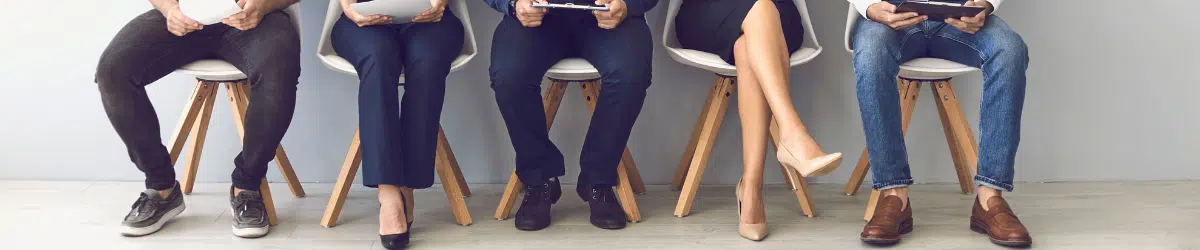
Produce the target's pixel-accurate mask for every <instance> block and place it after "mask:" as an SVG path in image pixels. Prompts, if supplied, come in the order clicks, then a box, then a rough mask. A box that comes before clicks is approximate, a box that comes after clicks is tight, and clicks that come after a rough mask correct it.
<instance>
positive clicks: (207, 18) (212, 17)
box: [179, 0, 242, 25]
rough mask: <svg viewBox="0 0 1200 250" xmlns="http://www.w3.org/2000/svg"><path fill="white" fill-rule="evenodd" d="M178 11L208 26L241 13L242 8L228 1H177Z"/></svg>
mask: <svg viewBox="0 0 1200 250" xmlns="http://www.w3.org/2000/svg"><path fill="white" fill-rule="evenodd" d="M179 11H182V12H183V15H185V16H187V17H188V18H191V19H192V20H196V22H199V23H200V24H203V25H209V24H215V23H219V22H221V19H225V18H226V17H229V16H232V15H233V14H237V13H238V12H242V7H238V5H237V2H234V1H229V0H179Z"/></svg>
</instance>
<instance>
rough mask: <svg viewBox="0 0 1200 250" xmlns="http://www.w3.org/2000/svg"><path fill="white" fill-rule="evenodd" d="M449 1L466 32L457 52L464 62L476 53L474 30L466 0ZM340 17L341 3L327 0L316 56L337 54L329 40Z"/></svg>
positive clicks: (451, 9) (451, 8)
mask: <svg viewBox="0 0 1200 250" xmlns="http://www.w3.org/2000/svg"><path fill="white" fill-rule="evenodd" d="M451 2H452V3H450V4H449V5H450V6H449V7H450V11H452V12H454V15H455V16H456V17H458V19H459V20H461V21H462V23H463V30H464V32H466V34H465V36H464V37H465V38H466V40H465V42H464V43H463V47H462V51H461V52H460V53H459V54H461V55H465V56H467V57H466V58H467V60H463V61H464V63H465V61H468V60H469V59H470V58H473V57H475V54H477V53H478V50H477V47H476V44H475V31H474V30H473V29H472V28H471V17H470V16H471V15H470V14H468V13H467V2H466V1H465V0H451ZM341 17H342V5H341V3H339V1H338V0H329V10H328V11H326V12H325V27H324V28H321V40H320V42H318V43H317V55H318V56H337V52H336V51H334V50H333V44H332V43H331V42H330V35H331V33H333V24H335V23H337V20H338V19H339V18H341Z"/></svg>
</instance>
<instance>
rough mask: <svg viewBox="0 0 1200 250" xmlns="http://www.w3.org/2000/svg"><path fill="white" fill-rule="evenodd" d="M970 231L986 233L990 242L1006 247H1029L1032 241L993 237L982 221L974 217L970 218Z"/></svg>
mask: <svg viewBox="0 0 1200 250" xmlns="http://www.w3.org/2000/svg"><path fill="white" fill-rule="evenodd" d="M971 231H975V232H976V233H979V234H983V235H987V236H988V240H991V241H992V244H996V245H1001V246H1006V247H1029V246H1030V245H1033V241H1025V240H1001V239H996V238H995V237H992V233H991V232H988V230H987V226H984V225H983V223H982V222H979V221H976V220H975V218H971Z"/></svg>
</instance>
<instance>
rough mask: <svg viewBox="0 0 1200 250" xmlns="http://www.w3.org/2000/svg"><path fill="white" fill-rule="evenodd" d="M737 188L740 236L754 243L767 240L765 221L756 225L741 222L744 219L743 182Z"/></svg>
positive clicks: (739, 182)
mask: <svg viewBox="0 0 1200 250" xmlns="http://www.w3.org/2000/svg"><path fill="white" fill-rule="evenodd" d="M736 188H737V190H736V191H735V193H736V194H737V206H738V209H737V213H738V234H741V235H742V238H746V239H749V240H753V241H760V240H762V239H763V238H766V237H767V223H766V222H765V220H764V222H763V223H756V224H749V223H743V222H742V220H741V218H742V181H738V184H737V187H736Z"/></svg>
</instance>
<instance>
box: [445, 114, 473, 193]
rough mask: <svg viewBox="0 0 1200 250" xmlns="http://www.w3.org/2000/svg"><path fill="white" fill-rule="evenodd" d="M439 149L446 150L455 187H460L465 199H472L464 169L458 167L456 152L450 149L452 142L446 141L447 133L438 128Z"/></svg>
mask: <svg viewBox="0 0 1200 250" xmlns="http://www.w3.org/2000/svg"><path fill="white" fill-rule="evenodd" d="M438 147H440V148H444V149H445V150H446V157H447V158H449V160H450V166H449V167H450V170H451V171H453V174H454V181H455V185H458V190H459V191H461V192H462V196H463V197H471V188H470V187H467V181H466V179H464V178H463V174H462V169H460V168H459V167H458V158H457V157H454V150H453V149H450V140H449V139H446V131H445V130H443V129H442V127H441V126H440V125H439V126H438Z"/></svg>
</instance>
